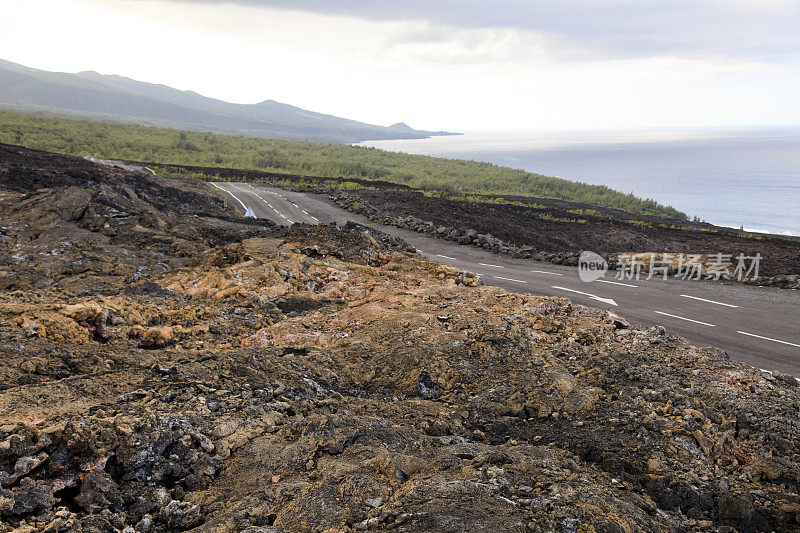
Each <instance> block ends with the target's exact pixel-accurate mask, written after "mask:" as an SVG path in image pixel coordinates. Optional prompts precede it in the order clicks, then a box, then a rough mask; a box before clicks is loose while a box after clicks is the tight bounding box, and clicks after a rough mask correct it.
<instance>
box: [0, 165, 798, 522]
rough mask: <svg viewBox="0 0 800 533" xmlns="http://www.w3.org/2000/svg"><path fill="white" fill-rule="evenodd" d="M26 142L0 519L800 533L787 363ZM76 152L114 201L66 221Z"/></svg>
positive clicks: (3, 265)
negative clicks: (690, 340)
mask: <svg viewBox="0 0 800 533" xmlns="http://www.w3.org/2000/svg"><path fill="white" fill-rule="evenodd" d="M15 157H17V159H15V160H13V161H11V162H9V161H7V160H6V161H0V168H7V169H8V168H11V169H12V170H11V171H10V177H9V174H8V173H7V174H6V175H5V176H6V177H7V179H8V181H7V182H6V185H7V186H8V187H9V189H8V190H7V191H5V192H4V194H2V196H0V202H2V205H0V207H1V208H2V212H1V213H2V214H0V218H1V220H0V248H1V249H2V254H3V255H2V262H0V270H1V271H2V276H3V278H2V279H3V282H4V283H5V288H6V290H5V291H3V292H1V293H0V361H2V364H1V365H0V413H2V416H1V417H0V531H11V530H12V529H13V528H16V527H20V528H23V530H25V529H24V528H27V530H48V531H57V530H61V531H66V530H85V531H88V530H91V531H106V530H108V531H111V530H127V531H131V530H133V531H176V530H185V529H192V528H197V529H198V530H201V531H253V532H255V531H320V532H322V531H362V530H397V531H587V532H588V531H676V530H690V531H708V530H714V531H733V530H741V531H762V530H763V531H769V530H786V531H790V530H797V529H798V527H800V496H799V495H798V485H800V453H799V452H798V445H797V442H798V436H800V423H799V422H798V418H797V413H798V408H800V387H798V384H797V382H796V381H795V380H794V378H791V377H789V376H783V375H771V374H765V373H762V372H759V371H756V370H755V369H753V368H750V367H746V366H744V365H739V364H734V363H732V362H730V361H729V360H727V359H726V358H725V357H724V356H723V355H721V354H719V353H718V352H717V351H716V350H714V349H711V348H706V349H698V348H695V347H692V346H690V345H688V344H687V343H686V342H685V341H683V340H681V339H680V338H677V337H674V336H672V335H670V334H669V333H668V332H666V331H665V330H664V329H663V328H650V329H641V328H636V327H629V326H628V325H627V323H626V322H625V320H624V319H623V318H622V317H617V316H610V315H607V314H605V313H602V312H600V311H596V310H591V309H588V308H583V307H576V306H573V305H572V304H571V303H570V302H569V301H568V300H565V299H554V298H543V297H537V296H531V295H520V294H513V293H508V292H505V291H503V290H501V289H498V288H491V287H484V286H481V285H480V282H479V281H478V280H477V278H475V276H474V275H471V274H469V273H464V272H459V271H457V270H454V269H452V268H450V267H446V266H443V265H439V264H436V263H432V262H429V261H426V260H423V259H421V258H420V257H418V256H416V255H412V254H409V253H407V252H405V251H404V246H403V245H402V244H398V243H397V242H395V241H392V240H391V239H389V238H387V237H384V236H381V235H377V236H376V235H374V233H373V234H370V235H365V234H363V233H362V232H361V231H360V229H359V228H358V227H355V226H349V227H346V228H336V227H330V226H320V227H311V226H302V225H295V226H293V227H292V228H290V229H286V228H275V227H272V226H271V225H269V224H264V223H251V222H248V221H244V222H242V221H241V220H234V219H230V218H228V217H227V215H226V214H225V213H224V211H223V210H222V208H221V206H219V205H217V204H216V201H215V200H213V199H212V198H211V197H210V196H208V195H206V194H205V193H204V191H203V189H202V187H201V186H200V185H196V184H192V183H182V182H169V181H167V180H162V179H161V178H155V177H152V176H146V175H143V174H141V175H137V174H125V173H122V172H121V171H113V172H111V171H106V170H105V169H97V168H95V167H91V166H86V165H87V164H86V163H85V162H83V161H80V160H74V159H70V158H59V157H55V156H49V157H46V156H44V155H42V154H39V153H33V154H26V153H25V152H22V151H18V152H17V156H15ZM31 161H35V162H36V164H37V165H38V166H39V167H38V168H39V169H38V170H37V168H35V167H34V166H32V164H30V162H31ZM13 165H16V166H13ZM48 165H49V166H48ZM50 167H52V168H50ZM59 168H61V170H59ZM70 168H73V170H74V172H73V173H74V174H76V175H78V176H82V177H81V178H80V179H84V180H90V179H91V180H93V181H94V183H96V184H100V185H99V187H100V190H95V189H94V188H93V187H94V185H91V186H87V187H86V190H88V191H90V192H91V200H90V201H89V204H88V206H87V207H86V208H85V210H84V212H83V214H82V215H81V216H79V217H77V219H76V218H75V217H74V216H73V215H72V214H73V213H76V212H77V211H80V209H78V208H76V209H73V208H69V209H67V210H66V211H64V212H69V213H70V215H69V218H70V219H71V220H69V221H66V220H64V217H62V216H61V215H60V214H59V213H61V212H60V211H57V210H52V209H51V208H52V206H54V205H56V204H57V203H58V202H60V201H61V200H63V199H65V198H70V197H72V196H74V195H76V191H75V190H73V189H71V188H70V187H78V186H79V185H77V184H76V183H74V181H69V180H70V179H73V180H74V179H77V178H69V176H70V174H69V173H68V170H69V169H70ZM64 169H66V170H64ZM16 172H19V173H21V174H22V175H23V176H29V177H31V179H33V181H34V182H35V183H36V184H37V187H39V188H40V190H38V191H36V192H28V193H25V194H21V193H20V192H19V190H20V187H19V186H18V185H19V183H21V179H18V178H16V177H15V176H16V174H15V173H16ZM37 172H38V173H39V174H37ZM81 172H86V173H87V174H86V175H85V176H84V175H83V174H81ZM48 173H49V174H48ZM93 173H94V174H93ZM97 173H102V175H97ZM106 173H108V174H106ZM37 176H38V177H37ZM48 176H49V177H48ZM64 176H66V178H65V177H64ZM67 178H69V179H67ZM48 180H50V181H48ZM62 181H66V182H65V183H62ZM48 183H49V186H48ZM11 186H13V187H11ZM42 187H44V188H42ZM65 187H66V188H65ZM176 190H179V191H181V193H180V195H179V196H180V198H181V199H179V202H178V203H180V204H181V207H180V209H179V208H177V207H175V206H172V205H171V204H170V202H168V201H167V199H168V198H170V195H171V194H173V193H174V191H176ZM83 197H84V198H85V196H83ZM70 202H72V200H70ZM71 205H78V206H79V207H80V205H82V204H80V203H78V204H71ZM112 206H114V207H112ZM48 213H49V215H48ZM119 213H122V215H119ZM195 215H196V216H195ZM66 243H69V245H67V244H66ZM126 528H127V529H126Z"/></svg>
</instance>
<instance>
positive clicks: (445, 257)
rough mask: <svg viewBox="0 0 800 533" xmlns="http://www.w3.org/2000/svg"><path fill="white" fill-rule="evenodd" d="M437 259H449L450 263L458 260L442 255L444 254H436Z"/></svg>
mask: <svg viewBox="0 0 800 533" xmlns="http://www.w3.org/2000/svg"><path fill="white" fill-rule="evenodd" d="M436 257H441V258H443V259H449V260H450V261H455V260H456V258H455V257H448V256H446V255H442V254H436Z"/></svg>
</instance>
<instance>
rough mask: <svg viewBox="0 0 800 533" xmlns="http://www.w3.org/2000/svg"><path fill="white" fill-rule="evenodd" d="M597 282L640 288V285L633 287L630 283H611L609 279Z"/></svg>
mask: <svg viewBox="0 0 800 533" xmlns="http://www.w3.org/2000/svg"><path fill="white" fill-rule="evenodd" d="M595 281H597V282H599V283H611V284H612V285H622V286H623V287H633V288H634V289H635V288H636V287H638V285H631V284H630V283H620V282H619V281H609V280H607V279H596V280H595Z"/></svg>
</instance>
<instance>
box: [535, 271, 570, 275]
mask: <svg viewBox="0 0 800 533" xmlns="http://www.w3.org/2000/svg"><path fill="white" fill-rule="evenodd" d="M531 272H536V273H537V274H550V275H551V276H563V275H564V274H560V273H558V272H548V271H546V270H531Z"/></svg>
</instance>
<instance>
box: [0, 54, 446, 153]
mask: <svg viewBox="0 0 800 533" xmlns="http://www.w3.org/2000/svg"><path fill="white" fill-rule="evenodd" d="M0 106H3V107H7V108H8V107H11V108H16V109H37V110H45V111H53V112H59V113H62V114H64V113H66V114H68V115H70V116H81V117H84V118H95V119H100V120H106V121H114V122H130V123H135V124H142V125H157V126H169V127H176V128H183V129H191V130H200V131H214V132H218V133H233V134H241V135H249V136H254V137H270V138H282V139H300V140H309V141H326V142H358V141H363V140H376V139H415V138H423V137H427V136H429V135H442V134H445V132H430V131H420V130H414V129H412V128H408V127H404V128H400V129H398V128H395V127H390V128H386V127H383V126H376V125H373V124H365V123H363V122H358V121H355V120H349V119H346V118H341V117H335V116H332V115H325V114H322V113H316V112H314V111H307V110H305V109H300V108H299V107H295V106H291V105H288V104H282V103H280V102H275V101H272V100H266V101H264V102H261V103H258V104H232V103H229V102H224V101H222V100H216V99H214V98H208V97H205V96H202V95H200V94H197V93H195V92H192V91H180V90H178V89H173V88H172V87H167V86H166V85H156V84H152V83H145V82H141V81H136V80H132V79H130V78H125V77H122V76H110V75H104V74H98V73H97V72H80V73H78V74H67V73H60V72H48V71H44V70H38V69H33V68H28V67H25V66H22V65H18V64H16V63H11V62H9V61H4V60H0Z"/></svg>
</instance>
